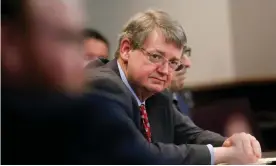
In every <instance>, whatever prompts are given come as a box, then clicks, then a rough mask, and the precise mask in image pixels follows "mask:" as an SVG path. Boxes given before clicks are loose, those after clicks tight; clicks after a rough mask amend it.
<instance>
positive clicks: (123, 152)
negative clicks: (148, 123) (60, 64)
mask: <svg viewBox="0 0 276 166" xmlns="http://www.w3.org/2000/svg"><path fill="white" fill-rule="evenodd" d="M1 91H2V101H1V103H2V110H1V111H2V116H1V159H2V160H1V164H12V165H19V164H28V165H30V164H35V165H39V164H43V165H44V164H46V165H50V164H55V165H57V164H66V165H68V164H74V165H75V164H76V165H80V164H89V165H90V164H170V163H172V162H171V161H169V160H167V161H166V160H163V158H164V157H162V155H160V154H154V153H152V152H151V151H149V150H148V147H147V146H146V144H145V143H144V142H143V141H141V140H142V139H141V138H139V137H137V135H138V134H137V131H135V130H133V128H132V126H134V123H133V121H130V120H128V117H129V115H128V114H127V113H128V112H125V111H122V110H129V108H124V107H125V105H122V103H117V102H116V101H113V100H109V99H106V98H105V97H104V96H96V95H91V94H85V95H83V96H81V97H68V96H65V95H63V94H57V93H44V92H43V93H39V92H30V91H18V90H12V89H1ZM138 133H139V132H138Z"/></svg>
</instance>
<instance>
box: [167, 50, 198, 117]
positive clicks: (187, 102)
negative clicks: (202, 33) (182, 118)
mask: <svg viewBox="0 0 276 166" xmlns="http://www.w3.org/2000/svg"><path fill="white" fill-rule="evenodd" d="M190 56H191V48H189V47H186V49H185V52H184V54H183V56H182V58H181V60H182V66H181V67H180V68H179V69H178V70H177V71H175V72H174V74H173V77H172V81H171V85H170V86H169V90H170V91H171V92H172V98H173V107H175V109H177V110H179V111H180V112H181V113H183V114H184V115H189V109H190V108H191V107H192V106H193V101H192V98H191V93H190V92H189V91H185V92H184V91H183V88H184V82H185V78H186V77H185V74H186V70H187V69H188V68H190V66H191V61H190V59H189V57H190Z"/></svg>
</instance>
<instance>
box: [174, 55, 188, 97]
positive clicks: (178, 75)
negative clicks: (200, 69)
mask: <svg viewBox="0 0 276 166" xmlns="http://www.w3.org/2000/svg"><path fill="white" fill-rule="evenodd" d="M181 61H182V64H183V66H184V67H183V68H182V69H181V70H179V71H175V72H174V74H173V77H172V82H171V85H170V89H171V90H172V91H174V92H176V91H180V90H182V89H183V88H184V82H185V79H186V76H185V75H186V72H187V69H188V68H190V67H191V61H190V59H189V55H187V54H185V53H184V54H183V57H182V58H181Z"/></svg>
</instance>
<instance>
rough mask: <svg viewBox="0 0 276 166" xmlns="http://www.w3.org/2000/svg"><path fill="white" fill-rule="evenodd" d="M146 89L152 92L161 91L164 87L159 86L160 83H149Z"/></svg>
mask: <svg viewBox="0 0 276 166" xmlns="http://www.w3.org/2000/svg"><path fill="white" fill-rule="evenodd" d="M147 89H148V91H150V92H152V93H154V94H155V93H160V92H162V91H163V90H165V87H164V86H161V85H151V86H150V87H148V88H147Z"/></svg>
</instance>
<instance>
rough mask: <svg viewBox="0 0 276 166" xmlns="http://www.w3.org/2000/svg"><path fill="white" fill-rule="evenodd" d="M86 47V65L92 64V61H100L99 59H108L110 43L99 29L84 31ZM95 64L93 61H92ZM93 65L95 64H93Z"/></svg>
mask: <svg viewBox="0 0 276 166" xmlns="http://www.w3.org/2000/svg"><path fill="white" fill-rule="evenodd" d="M84 36H85V40H84V48H85V60H86V63H85V64H86V65H91V64H90V62H91V61H96V62H94V63H97V61H98V62H99V65H97V64H96V67H97V66H100V65H101V64H100V62H101V61H99V60H98V59H107V58H108V52H109V43H108V41H107V39H106V38H105V37H104V36H103V35H102V34H101V33H100V32H98V31H96V30H94V29H85V31H84ZM92 64H93V63H92ZM92 67H93V66H92Z"/></svg>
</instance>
